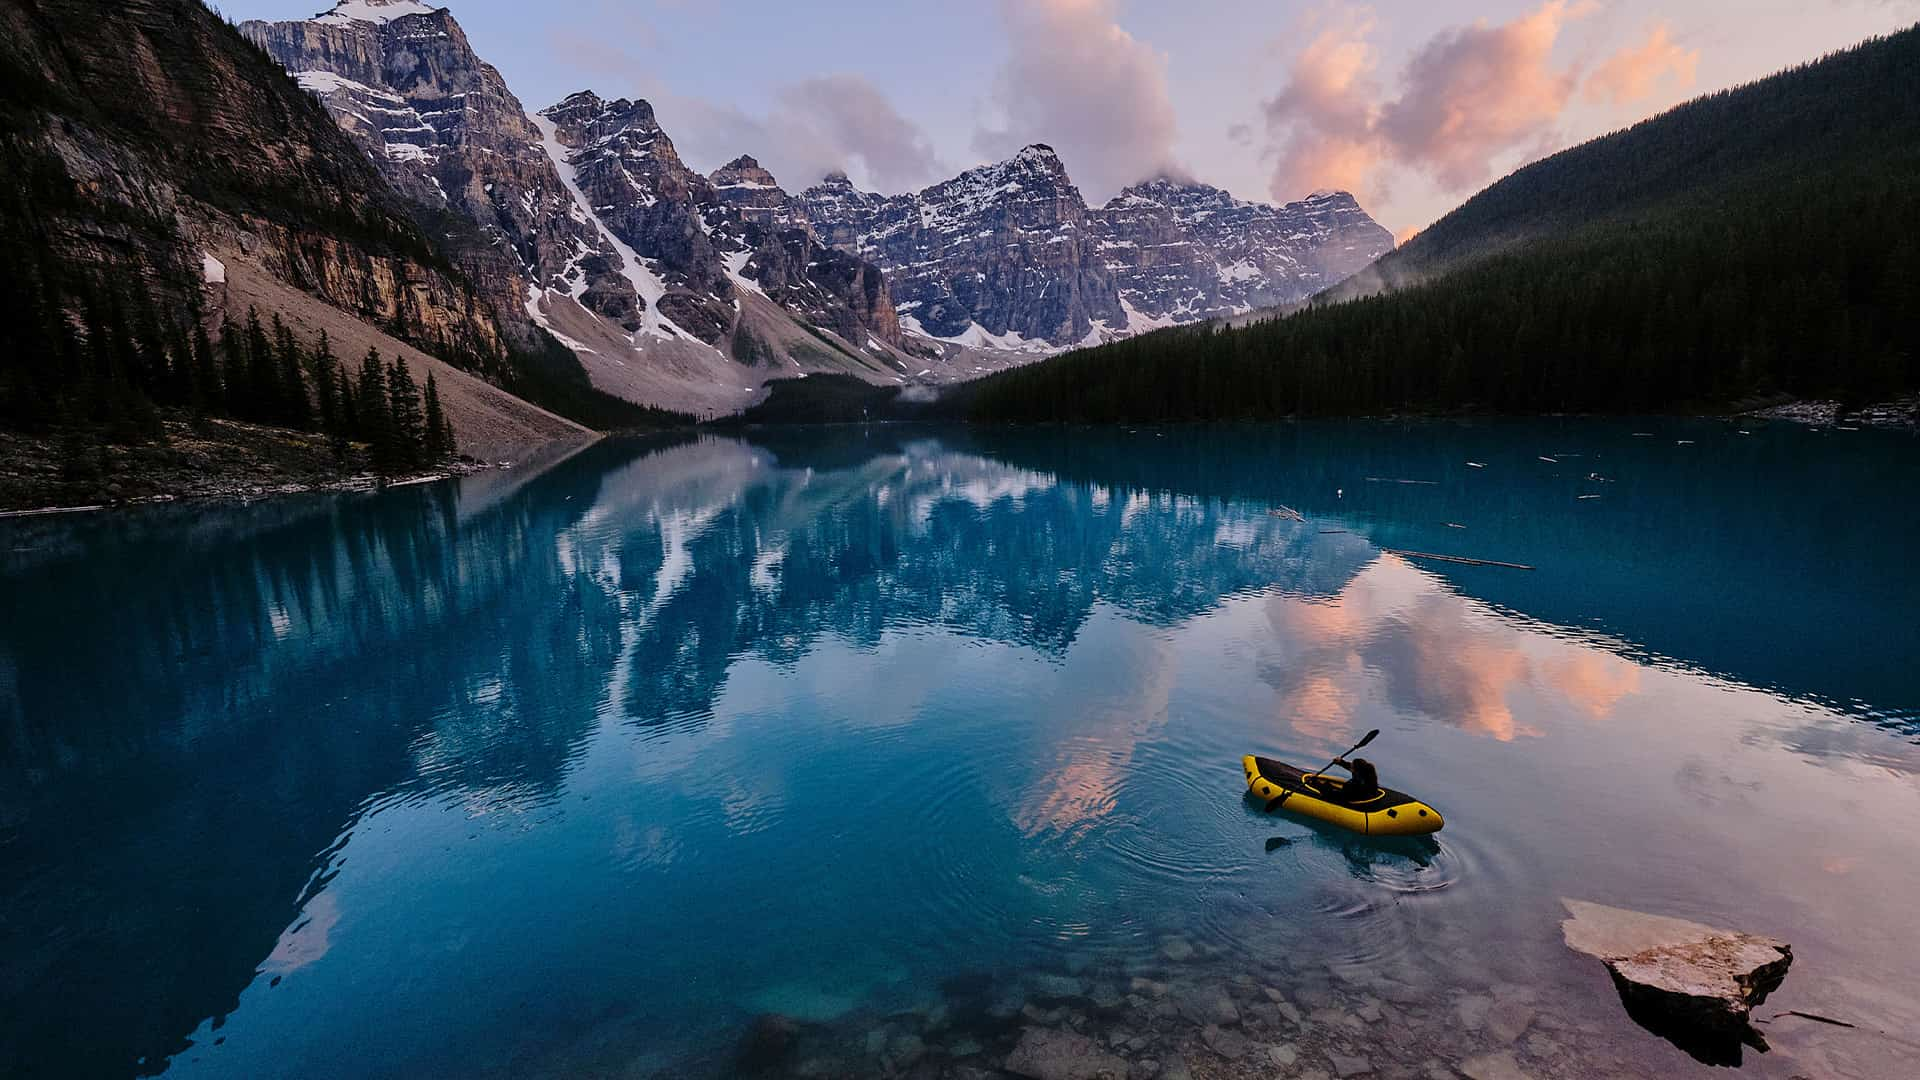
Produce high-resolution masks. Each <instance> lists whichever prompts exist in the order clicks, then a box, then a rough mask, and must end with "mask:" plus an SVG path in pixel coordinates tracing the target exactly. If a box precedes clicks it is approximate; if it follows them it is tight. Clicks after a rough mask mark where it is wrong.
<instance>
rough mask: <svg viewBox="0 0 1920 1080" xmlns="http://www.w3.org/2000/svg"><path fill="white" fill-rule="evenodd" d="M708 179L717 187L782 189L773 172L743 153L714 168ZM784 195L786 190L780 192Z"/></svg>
mask: <svg viewBox="0 0 1920 1080" xmlns="http://www.w3.org/2000/svg"><path fill="white" fill-rule="evenodd" d="M707 179H709V180H711V181H713V185H714V187H716V188H742V189H755V190H768V189H771V190H773V191H780V184H779V182H778V181H776V180H774V178H773V174H772V173H770V172H768V171H767V170H766V169H764V168H762V167H761V165H760V163H759V162H758V161H755V160H754V159H753V158H752V157H751V156H749V155H746V154H742V155H740V156H739V157H737V158H734V159H733V160H732V161H729V162H727V163H726V164H725V165H722V166H720V167H719V168H717V169H715V170H713V172H712V173H711V174H710V175H708V177H707ZM780 193H781V194H782V195H783V196H784V195H785V194H786V192H784V191H781V192H780Z"/></svg>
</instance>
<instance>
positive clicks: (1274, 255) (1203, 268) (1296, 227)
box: [769, 145, 1393, 349]
mask: <svg viewBox="0 0 1920 1080" xmlns="http://www.w3.org/2000/svg"><path fill="white" fill-rule="evenodd" d="M800 201H801V203H802V207H801V210H802V212H803V213H804V214H805V216H806V218H807V220H808V221H809V222H811V223H812V225H813V227H814V230H815V231H816V232H817V233H818V234H819V235H820V236H821V238H822V239H824V240H825V241H826V242H827V243H829V244H831V245H833V246H835V247H838V248H840V249H842V250H845V251H852V252H857V253H859V254H861V255H863V256H864V257H866V258H869V259H872V260H873V261H874V262H876V263H878V264H879V265H880V266H881V267H882V268H883V269H885V270H886V271H887V273H888V275H889V276H890V278H891V280H892V282H893V286H894V295H895V298H896V300H897V302H898V303H899V306H900V310H901V312H902V314H903V316H905V317H906V318H907V319H908V321H909V326H910V327H911V328H914V329H916V330H918V331H919V332H921V333H924V334H926V335H928V336H930V337H936V338H942V339H948V340H964V341H967V342H968V343H971V344H986V345H997V346H1000V347H1015V348H1021V347H1036V346H1037V347H1039V348H1042V349H1044V348H1046V347H1048V346H1051V347H1064V346H1070V345H1077V344H1081V343H1083V342H1092V341H1099V340H1104V339H1107V338H1111V337H1118V336H1123V335H1125V334H1128V333H1138V332H1141V331H1143V330H1150V329H1154V328H1156V327H1160V326H1169V325H1173V324H1175V323H1183V322H1194V321H1198V320H1202V319H1209V318H1216V317H1219V316H1223V315H1234V314H1244V313H1246V312H1248V311H1252V310H1255V309H1257V308H1262V307H1272V306H1275V305H1279V304H1286V303H1294V302H1298V301H1301V300H1305V299H1306V298H1307V297H1309V296H1312V295H1313V294H1314V293H1316V292H1319V291H1320V290H1321V289H1324V288H1327V287H1328V286H1330V285H1333V284H1336V283H1338V282H1339V281H1341V280H1344V279H1345V278H1346V277H1347V276H1348V275H1349V274H1351V273H1353V272H1354V271H1356V270H1359V269H1360V268H1362V267H1364V266H1366V265H1367V264H1368V263H1370V262H1372V261H1373V260H1374V259H1375V258H1377V257H1379V256H1380V255H1382V254H1384V253H1385V252H1388V251H1391V250H1392V249H1393V236H1392V234H1390V233H1388V232H1387V231H1386V230H1385V229H1383V228H1381V227H1380V226H1379V225H1378V224H1376V223H1375V222H1374V221H1373V219H1372V218H1370V217H1368V216H1367V214H1366V212H1365V211H1364V210H1362V209H1361V208H1360V206H1359V204H1358V203H1357V202H1355V201H1354V199H1353V197H1352V196H1351V195H1348V194H1346V193H1344V192H1319V193H1316V194H1314V195H1312V196H1310V197H1308V198H1307V199H1304V200H1302V201H1300V202H1297V203H1290V204H1288V205H1286V206H1279V207H1276V206H1268V205H1265V204H1261V203H1249V202H1244V201H1241V200H1239V199H1235V198H1234V197H1233V196H1231V195H1229V194H1227V193H1226V192H1224V191H1221V190H1220V189H1218V188H1214V187H1209V186H1207V185H1205V184H1197V183H1189V182H1184V181H1177V180H1171V179H1158V180H1153V181H1149V182H1146V183H1142V184H1138V185H1136V186H1134V187H1131V188H1128V189H1127V190H1126V191H1124V192H1122V193H1121V194H1120V195H1118V196H1116V197H1115V198H1114V199H1113V200H1112V201H1111V202H1109V203H1108V204H1107V205H1106V206H1104V207H1101V208H1099V209H1097V210H1090V209H1088V207H1087V205H1086V203H1085V202H1084V201H1083V200H1082V198H1081V196H1080V192H1079V189H1078V188H1076V187H1075V186H1074V184H1073V181H1072V179H1071V178H1070V177H1069V176H1068V174H1067V170H1066V166H1065V165H1064V164H1062V162H1061V160H1060V158H1059V156H1058V155H1057V154H1055V153H1054V152H1053V150H1052V149H1051V148H1049V147H1047V146H1044V145H1035V146H1029V147H1027V148H1026V149H1025V150H1022V151H1021V152H1020V153H1019V154H1018V155H1016V156H1015V157H1013V158H1012V159H1011V160H1008V161H1004V162H1000V163H998V164H994V165H987V166H982V167H980V168H977V169H972V170H969V171H967V172H965V173H962V174H961V175H960V176H958V177H955V178H954V179H952V180H949V181H947V182H946V183H944V184H938V185H935V186H934V187H931V188H928V189H926V190H925V191H922V192H919V193H917V194H910V195H896V196H886V195H877V194H873V193H870V192H863V191H860V190H858V189H856V188H855V187H854V186H853V184H852V183H851V182H850V181H848V179H847V178H846V176H845V175H844V174H838V173H836V174H834V175H831V176H829V177H827V178H826V180H824V181H822V182H821V183H820V184H819V185H818V186H816V187H812V188H809V189H807V191H806V192H805V193H804V194H803V195H802V196H801V200H800ZM769 212H771V211H770V210H769Z"/></svg>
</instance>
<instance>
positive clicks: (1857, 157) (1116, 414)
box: [950, 29, 1920, 421]
mask: <svg viewBox="0 0 1920 1080" xmlns="http://www.w3.org/2000/svg"><path fill="white" fill-rule="evenodd" d="M1916 230H1920V29H1915V30H1908V31H1905V32H1902V33H1900V34H1898V35H1894V36H1892V37H1889V38H1884V39H1877V40H1874V41H1870V42H1867V43H1865V44H1863V45H1861V46H1858V47H1856V48H1855V49H1852V50H1849V51H1847V52H1845V53H1841V54H1837V55H1835V56H1832V57H1829V58H1827V59H1825V60H1822V61H1820V62H1819V63H1817V64H1812V65H1809V66H1807V67H1803V68H1799V69H1795V70H1793V71H1790V72H1787V73H1784V74H1781V75H1778V76H1775V77H1773V78H1770V79H1766V80H1763V81H1761V82H1758V83H1754V84H1752V85H1750V86H1746V87H1742V88H1740V89H1737V90H1732V91H1728V92H1725V93H1721V94H1716V95H1713V96H1711V97H1707V98H1703V99H1701V100H1699V101H1696V102H1693V103H1690V104H1688V105H1685V106H1682V107H1680V108H1678V109H1675V110H1673V111H1672V112H1669V113H1667V114H1665V115H1663V116H1660V117H1657V118H1655V119H1653V120H1649V121H1647V122H1645V123H1643V124H1640V125H1638V126H1637V127H1635V128H1633V129H1631V130H1629V131H1625V132H1621V133H1617V134H1615V135H1611V136H1608V137H1606V138H1603V139H1600V140H1596V141H1595V142H1593V143H1589V144H1587V145H1585V146H1582V147H1579V148H1576V149H1574V150H1571V151H1568V152H1566V153H1563V154H1560V155H1558V156H1556V157H1554V158H1551V159H1549V160H1547V161H1543V162H1540V163H1538V164H1536V165H1534V166H1530V167H1529V168H1527V169H1523V170H1520V171H1519V172H1517V173H1515V174H1514V175H1513V176H1511V177H1509V178H1507V179H1506V180H1504V181H1502V182H1500V183H1499V184H1496V185H1494V186H1493V187H1492V188H1489V189H1488V190H1487V191H1486V192H1483V193H1482V194H1480V195H1478V196H1476V197H1475V198H1474V199H1473V200H1471V201H1469V202H1468V203H1467V204H1466V205H1464V206H1462V207H1461V208H1460V209H1459V210H1456V211H1455V212H1454V213H1453V214H1450V215H1449V216H1448V217H1447V218H1445V219H1443V220H1442V221H1441V222H1440V223H1438V224H1437V225H1435V226H1434V227H1433V228H1432V229H1430V230H1428V232H1427V233H1426V234H1424V235H1423V236H1422V237H1421V238H1419V239H1417V240H1416V241H1415V242H1414V243H1412V244H1410V245H1409V246H1408V247H1407V248H1406V249H1403V252H1402V253H1400V254H1398V255H1396V256H1393V257H1390V258H1389V259H1386V260H1383V261H1382V263H1381V264H1380V265H1379V269H1380V271H1381V274H1380V278H1381V280H1382V282H1383V283H1384V284H1385V285H1386V287H1387V289H1388V291H1386V292H1384V293H1382V294H1380V295H1375V296H1370V297H1367V298H1364V299H1349V298H1347V297H1350V296H1352V295H1354V294H1355V293H1357V292H1360V291H1363V290H1360V289H1358V288H1350V289H1348V290H1345V291H1344V292H1342V291H1340V290H1336V292H1337V293H1339V294H1340V295H1336V296H1333V297H1329V298H1325V299H1323V300H1322V301H1321V302H1320V303H1317V304H1316V305H1315V306H1314V307H1312V308H1310V309H1308V310H1306V311H1303V312H1300V313H1298V314H1295V315H1293V316H1291V317H1288V318H1284V319H1279V320H1275V321H1271V322H1265V323H1258V324H1255V325H1252V326H1248V327H1245V328H1242V329H1233V330H1223V329H1219V328H1194V329H1183V330H1172V331H1167V332H1164V333H1160V334H1155V335H1150V336H1147V337H1142V338H1137V339H1133V340H1130V341H1123V342H1119V343H1116V344H1113V345H1109V346H1106V347H1103V348H1099V349H1091V350H1085V351H1081V352H1076V353H1071V354H1068V355H1066V356H1063V357H1059V358H1056V359H1054V360H1051V361H1048V362H1046V363H1043V364H1039V365H1036V366H1034V367H1030V368H1025V369H1021V370H1018V371H1012V372H1007V373H1004V374H1000V375H996V376H992V377H989V378H987V379H984V380H981V381H980V382H979V383H977V384H973V385H971V386H969V387H967V388H965V390H964V391H963V392H961V393H960V394H958V395H956V397H955V398H954V399H953V400H952V402H951V405H950V407H951V408H953V409H955V410H957V411H961V412H963V413H964V414H965V415H968V416H970V417H973V418H976V419H993V420H1077V421H1102V420H1153V419H1215V418H1243V419H1244V418H1260V417H1276V416H1287V415H1312V414H1323V415H1324V414H1339V413H1359V412H1373V411H1383V410H1417V411H1460V410H1493V411H1505V412H1529V411H1560V410H1568V411H1639V410H1664V409H1684V408H1693V407H1708V406H1712V405H1715V404H1719V403H1725V402H1729V401H1733V400H1736V399H1739V398H1743V397H1748V396H1752V395H1756V394H1769V393H1786V394H1793V395H1797V396H1832V397H1838V398H1841V399H1843V400H1855V401H1864V400H1867V399H1871V398H1877V397H1883V396H1889V395H1892V394H1895V393H1898V392H1901V391H1904V390H1908V389H1912V388H1913V387H1914V386H1915V385H1916V380H1917V378H1920V376H1917V373H1916V369H1915V357H1914V353H1915V350H1916V345H1915V342H1916V340H1917V339H1920V246H1916V240H1915V233H1916Z"/></svg>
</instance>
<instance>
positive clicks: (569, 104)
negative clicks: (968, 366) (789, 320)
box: [541, 91, 901, 348]
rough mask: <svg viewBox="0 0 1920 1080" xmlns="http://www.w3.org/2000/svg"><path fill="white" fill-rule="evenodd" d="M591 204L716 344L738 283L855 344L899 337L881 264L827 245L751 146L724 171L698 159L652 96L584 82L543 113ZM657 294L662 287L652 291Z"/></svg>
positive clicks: (728, 325)
mask: <svg viewBox="0 0 1920 1080" xmlns="http://www.w3.org/2000/svg"><path fill="white" fill-rule="evenodd" d="M541 117H542V118H543V119H545V120H546V121H547V122H548V124H549V125H550V126H551V128H550V129H551V134H552V139H553V141H554V142H557V143H558V144H559V145H560V146H561V147H564V148H565V150H566V152H567V157H566V161H565V163H564V167H565V168H566V169H569V170H571V171H572V173H573V177H574V183H575V184H576V185H577V186H578V187H579V189H580V190H581V192H582V193H583V194H584V195H585V197H586V200H587V204H588V209H587V212H588V213H590V214H592V215H594V216H595V217H597V218H599V220H600V221H602V222H603V223H605V225H606V226H607V228H608V229H610V230H611V231H612V233H613V235H614V236H616V237H618V239H619V240H620V241H621V243H623V244H624V245H626V246H627V247H629V248H630V249H632V250H633V251H634V252H636V253H638V255H639V256H640V259H641V260H642V261H643V263H644V269H645V270H646V271H647V272H648V273H650V274H652V275H654V276H655V277H656V278H657V285H655V286H654V287H653V289H651V290H648V291H650V292H653V293H655V294H656V295H657V297H658V299H657V301H655V302H656V303H657V304H658V307H659V309H660V312H661V314H662V315H663V316H664V317H665V318H667V319H669V320H671V322H672V324H673V326H674V327H675V328H677V329H679V330H682V331H685V332H687V333H689V334H691V335H692V336H694V337H696V338H699V339H700V340H701V341H704V342H707V343H708V344H715V343H719V342H720V341H721V339H722V338H724V337H726V336H727V335H728V334H730V333H732V332H733V329H734V319H733V314H734V310H735V304H734V300H735V298H736V297H735V292H736V290H739V289H744V290H748V291H752V292H758V293H761V294H764V295H765V296H767V297H768V298H769V299H771V300H773V301H774V302H775V303H777V304H779V305H781V306H782V307H784V308H786V309H787V310H788V311H790V312H791V313H793V314H794V315H796V316H798V317H799V318H800V319H802V320H803V321H804V322H805V323H807V324H809V325H813V326H823V327H826V328H828V329H831V330H833V331H835V332H836V333H838V334H840V336H841V337H842V338H844V339H845V340H847V341H848V342H850V343H852V344H853V345H854V346H855V347H856V348H859V347H860V346H861V345H862V344H864V343H865V342H866V340H867V338H869V337H872V338H873V339H875V340H878V341H882V342H885V343H887V344H890V345H896V346H897V345H899V344H901V337H900V327H899V321H898V318H897V316H896V315H895V313H894V309H893V301H892V298H891V296H890V295H889V293H888V290H887V283H886V281H885V279H884V277H883V275H882V274H881V272H880V270H879V268H877V267H875V266H873V265H872V264H870V263H868V262H866V261H865V260H862V259H860V258H859V257H857V256H853V255H849V254H846V253H844V252H836V251H832V250H830V249H828V248H826V247H825V246H824V245H822V244H821V243H820V242H819V240H818V239H817V238H816V237H815V236H814V234H813V232H812V230H811V229H809V228H808V227H807V226H806V224H805V222H804V221H802V220H798V219H797V218H796V217H795V216H794V215H793V214H792V213H791V212H790V205H791V202H792V200H790V199H789V198H788V196H787V194H786V192H784V191H782V190H781V188H780V186H779V184H778V182H776V181H775V180H774V178H773V175H772V174H771V173H769V172H767V171H766V170H765V169H763V168H761V167H760V166H759V163H758V162H755V161H754V160H753V159H752V158H750V157H743V158H739V159H736V160H735V161H734V162H733V163H732V164H731V165H729V166H727V167H725V168H723V169H720V170H719V171H717V172H716V173H715V174H714V175H715V177H716V178H717V179H711V180H710V179H709V178H707V177H704V176H701V175H700V174H698V173H696V172H694V171H693V170H692V169H690V168H688V167H687V165H686V163H685V162H683V161H682V160H681V159H680V155H679V153H678V152H677V151H675V149H674V147H673V140H672V139H670V138H669V137H668V136H667V133H666V132H665V131H664V130H662V129H661V127H660V124H659V122H658V121H657V120H656V119H655V117H654V112H653V107H652V106H651V105H648V104H647V103H646V102H644V101H628V100H625V99H621V100H618V101H611V102H609V101H605V100H603V99H601V98H600V97H599V96H598V95H597V94H594V93H592V92H590V91H583V92H581V93H578V94H574V95H573V96H571V97H569V98H567V99H566V100H565V101H562V102H561V103H560V104H558V105H555V106H553V107H552V108H550V109H546V110H544V111H543V112H542V113H541ZM649 299H652V297H649Z"/></svg>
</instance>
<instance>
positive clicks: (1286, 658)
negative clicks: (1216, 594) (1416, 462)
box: [1260, 555, 1640, 743]
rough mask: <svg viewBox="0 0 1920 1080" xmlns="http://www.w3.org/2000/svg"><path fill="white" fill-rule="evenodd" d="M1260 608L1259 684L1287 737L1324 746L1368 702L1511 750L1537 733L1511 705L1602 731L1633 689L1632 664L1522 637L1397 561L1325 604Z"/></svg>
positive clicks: (1280, 598) (1357, 726) (1594, 649)
mask: <svg viewBox="0 0 1920 1080" xmlns="http://www.w3.org/2000/svg"><path fill="white" fill-rule="evenodd" d="M1265 607H1266V617H1267V622H1268V624H1269V626H1270V627H1271V629H1272V631H1273V634H1274V638H1275V641H1274V644H1273V646H1272V650H1271V652H1270V653H1269V655H1267V656H1265V657H1263V658H1262V661H1261V664H1260V673H1261V678H1262V679H1263V680H1264V681H1265V682H1266V683H1267V684H1268V685H1269V686H1271V687H1272V688H1273V689H1274V691H1275V693H1276V695H1277V702H1276V709H1277V711H1278V713H1279V714H1280V715H1281V716H1283V717H1284V718H1285V719H1286V720H1287V721H1288V722H1289V723H1290V724H1291V725H1292V726H1293V727H1294V729H1295V730H1297V731H1299V732H1300V733H1302V734H1305V735H1310V736H1313V737H1314V738H1316V739H1319V740H1321V741H1323V742H1327V743H1340V742H1350V741H1351V739H1349V738H1347V736H1348V735H1349V734H1350V733H1353V732H1356V731H1358V730H1361V729H1362V728H1363V727H1364V726H1365V725H1363V724H1362V723H1361V722H1360V720H1359V714H1360V712H1361V711H1362V709H1363V708H1364V707H1365V705H1366V704H1367V703H1369V702H1375V701H1379V702H1383V703H1384V704H1385V705H1387V706H1388V707H1389V708H1390V709H1391V711H1392V712H1394V713H1395V714H1398V715H1406V716H1418V717H1423V718H1426V719H1429V720H1435V721H1438V722H1440V723H1444V724H1449V725H1451V726H1453V727H1457V728H1459V729H1461V730H1463V731H1467V732H1471V733H1474V734H1477V735H1484V736H1486V737H1488V738H1492V739H1497V740H1499V741H1501V742H1511V741H1513V740H1514V739H1517V738H1523V737H1538V736H1540V735H1542V734H1543V733H1544V731H1543V729H1542V728H1541V727H1540V725H1539V724H1538V722H1537V721H1536V720H1535V719H1533V715H1534V713H1533V710H1531V709H1528V710H1524V711H1521V712H1516V702H1521V701H1524V703H1525V704H1527V705H1533V706H1540V705H1545V706H1548V707H1550V708H1561V709H1564V710H1566V711H1569V712H1573V713H1578V714H1579V715H1581V716H1583V717H1585V718H1587V719H1591V720H1604V719H1606V718H1607V717H1608V716H1609V715H1610V714H1611V713H1612V711H1613V709H1614V707H1615V706H1616V705H1617V704H1618V703H1619V702H1620V700H1621V699H1622V698H1624V697H1626V696H1628V695H1630V694H1633V693H1635V692H1637V691H1638V690H1639V687H1640V668H1639V666H1638V665H1637V664H1635V663H1634V662H1632V661H1630V660H1627V659H1625V658H1623V657H1620V656H1617V655H1615V654H1613V653H1610V652H1607V651H1606V650H1604V649H1602V648H1600V647H1598V646H1595V645H1591V644H1587V643H1584V642H1577V641H1571V640H1567V639H1565V638H1562V637H1557V636H1553V635H1550V634H1547V633H1545V632H1543V631H1541V630H1539V629H1533V628H1529V627H1527V626H1526V625H1525V624H1524V623H1520V622H1517V621H1515V620H1513V619H1512V618H1510V617H1507V616H1503V615H1501V614H1499V613H1497V612H1495V611H1494V610H1493V609H1491V608H1489V607H1488V606H1487V605H1485V604H1483V603H1480V602H1478V601H1475V600H1471V599H1468V598H1467V597H1464V596H1462V595H1460V594H1459V593H1457V592H1455V591H1454V590H1453V589H1452V588H1451V587H1450V586H1449V585H1447V583H1446V582H1445V579H1443V578H1441V577H1439V576H1438V575H1435V574H1432V573H1429V572H1427V571H1425V570H1422V569H1420V568H1418V567H1416V566H1413V565H1412V564H1410V563H1409V562H1407V561H1406V560H1404V559H1401V558H1399V557H1397V556H1393V555H1382V556H1381V557H1379V558H1378V559H1376V560H1375V561H1374V562H1372V563H1371V564H1369V565H1368V566H1367V567H1366V568H1365V569H1364V570H1362V571H1361V572H1360V573H1359V574H1357V575H1356V576H1355V577H1354V578H1353V580H1352V581H1350V582H1349V583H1348V584H1347V585H1346V586H1345V587H1344V588H1343V589H1341V590H1340V592H1339V593H1338V594H1337V595H1336V596H1334V597H1332V598H1331V599H1322V598H1316V597H1301V596H1293V595H1287V594H1277V595H1274V596H1271V597H1269V598H1268V599H1267V600H1266V602H1265Z"/></svg>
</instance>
